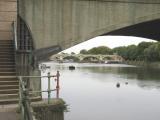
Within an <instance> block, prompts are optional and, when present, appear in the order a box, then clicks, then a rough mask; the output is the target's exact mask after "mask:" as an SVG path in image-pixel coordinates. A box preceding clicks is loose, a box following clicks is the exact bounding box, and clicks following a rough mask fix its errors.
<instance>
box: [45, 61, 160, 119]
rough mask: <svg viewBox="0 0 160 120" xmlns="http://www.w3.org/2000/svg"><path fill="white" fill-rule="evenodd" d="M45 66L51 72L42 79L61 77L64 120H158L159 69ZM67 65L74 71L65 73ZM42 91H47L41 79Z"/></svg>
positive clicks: (114, 66) (54, 64)
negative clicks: (52, 75) (51, 76)
mask: <svg viewBox="0 0 160 120" xmlns="http://www.w3.org/2000/svg"><path fill="white" fill-rule="evenodd" d="M47 64H48V65H50V66H51V69H48V70H46V71H45V72H44V73H43V72H42V75H45V74H47V73H48V71H51V72H52V73H56V70H59V71H60V73H61V77H60V80H61V81H60V82H61V91H60V97H61V98H63V99H64V100H65V101H66V103H67V104H68V105H69V111H70V112H67V113H65V120H160V70H159V69H149V68H141V67H135V66H129V65H112V64H110V65H107V64H76V63H64V64H58V63H47ZM69 65H74V66H75V67H76V69H75V70H73V71H70V70H68V66H69ZM126 82H128V84H125V83H126ZM117 83H120V87H119V88H117V87H116V84H117ZM54 86H55V85H53V86H52V87H54ZM42 88H43V89H46V88H47V82H46V80H44V79H43V80H42ZM52 96H55V94H53V95H52ZM43 97H44V98H46V97H47V94H43Z"/></svg>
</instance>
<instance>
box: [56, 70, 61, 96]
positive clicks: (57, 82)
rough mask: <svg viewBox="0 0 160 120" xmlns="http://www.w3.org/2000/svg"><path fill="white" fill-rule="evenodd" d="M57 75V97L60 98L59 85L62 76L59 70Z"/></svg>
mask: <svg viewBox="0 0 160 120" xmlns="http://www.w3.org/2000/svg"><path fill="white" fill-rule="evenodd" d="M56 76H57V86H56V92H57V93H56V97H57V98H59V88H60V87H59V76H60V74H59V71H57V75H56Z"/></svg>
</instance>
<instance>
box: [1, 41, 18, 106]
mask: <svg viewBox="0 0 160 120" xmlns="http://www.w3.org/2000/svg"><path fill="white" fill-rule="evenodd" d="M13 43H14V42H13V41H12V40H0V104H6V103H7V104H9V103H15V99H18V94H19V81H18V79H17V78H16V69H15V57H14V44H13ZM7 76H8V77H7ZM10 76H13V77H10ZM16 102H17V103H18V100H17V101H16Z"/></svg>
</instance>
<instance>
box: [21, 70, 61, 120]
mask: <svg viewBox="0 0 160 120" xmlns="http://www.w3.org/2000/svg"><path fill="white" fill-rule="evenodd" d="M52 77H53V78H55V80H56V81H57V85H56V89H50V78H52ZM59 77H60V74H59V71H57V73H56V75H50V73H48V76H18V78H19V97H20V98H19V105H20V109H21V119H22V120H35V117H34V115H33V112H32V111H33V110H32V107H31V105H30V99H29V92H30V91H29V88H27V86H26V83H27V81H26V80H25V79H23V78H48V89H47V90H43V91H31V93H42V92H48V104H50V99H51V92H52V91H56V92H57V94H56V97H57V98H59Z"/></svg>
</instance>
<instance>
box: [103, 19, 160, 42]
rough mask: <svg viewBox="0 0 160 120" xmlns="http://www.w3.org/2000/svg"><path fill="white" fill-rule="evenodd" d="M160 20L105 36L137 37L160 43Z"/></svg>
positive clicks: (122, 29) (115, 31)
mask: <svg viewBox="0 0 160 120" xmlns="http://www.w3.org/2000/svg"><path fill="white" fill-rule="evenodd" d="M159 30H160V19H157V20H153V21H149V22H143V23H139V24H136V25H131V26H128V27H124V28H121V29H118V30H114V31H112V32H108V33H106V34H103V36H104V35H120V36H135V37H143V38H149V39H152V40H157V41H160V31H159Z"/></svg>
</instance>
